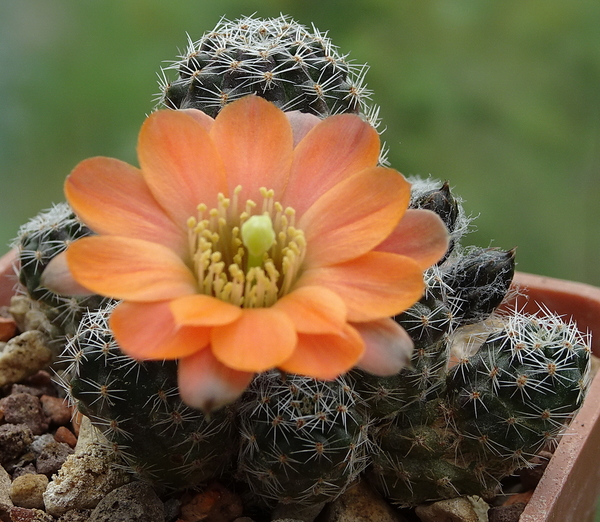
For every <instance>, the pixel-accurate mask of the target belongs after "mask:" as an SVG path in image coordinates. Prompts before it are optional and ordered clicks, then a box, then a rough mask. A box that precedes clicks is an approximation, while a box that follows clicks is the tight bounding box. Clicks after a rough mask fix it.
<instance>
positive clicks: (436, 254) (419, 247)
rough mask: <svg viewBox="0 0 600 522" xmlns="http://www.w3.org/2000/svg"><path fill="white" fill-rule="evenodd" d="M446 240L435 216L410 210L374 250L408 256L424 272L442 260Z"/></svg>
mask: <svg viewBox="0 0 600 522" xmlns="http://www.w3.org/2000/svg"><path fill="white" fill-rule="evenodd" d="M448 240H449V236H448V229H447V228H446V225H444V222H443V221H442V220H441V218H440V217H439V216H438V215H437V214H436V213H435V212H432V211H431V210H424V209H410V210H407V211H406V214H405V215H404V217H403V218H402V220H401V221H400V223H398V226H397V227H396V228H395V229H394V231H393V232H392V233H391V234H390V235H389V236H388V238H387V239H386V240H385V241H383V242H382V243H381V244H380V245H378V246H377V248H376V249H375V250H377V251H381V252H392V253H394V254H400V255H404V256H408V257H410V258H411V259H414V260H415V261H416V262H417V263H418V264H419V266H420V267H421V268H422V269H423V270H425V269H426V268H429V267H430V266H431V265H433V264H434V263H437V262H438V261H439V260H440V259H441V258H442V257H443V255H444V254H445V253H446V251H447V250H448Z"/></svg>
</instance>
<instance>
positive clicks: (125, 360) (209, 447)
mask: <svg viewBox="0 0 600 522" xmlns="http://www.w3.org/2000/svg"><path fill="white" fill-rule="evenodd" d="M114 306H115V305H114V303H113V304H111V305H109V306H107V307H105V308H103V309H101V310H98V311H96V312H91V313H89V314H87V315H86V316H85V317H84V320H83V321H82V323H81V325H80V328H79V330H78V332H77V334H76V336H75V337H74V338H73V339H72V340H71V342H70V343H69V345H68V346H67V348H66V350H65V354H64V359H65V360H66V361H67V362H68V363H70V367H69V368H68V371H67V373H66V374H65V377H63V379H62V380H63V382H64V384H65V387H66V388H67V391H68V394H69V396H70V397H71V399H72V401H73V402H74V403H75V404H76V405H77V408H78V409H79V410H80V411H81V412H82V413H84V414H85V415H87V416H88V417H89V418H90V420H91V421H92V423H93V424H94V425H95V426H96V427H98V428H99V429H100V430H101V431H102V432H103V433H104V435H105V436H106V437H107V438H108V440H109V442H110V444H111V447H112V448H113V449H114V450H115V452H116V453H117V454H118V455H119V456H120V457H122V459H123V460H124V462H125V463H126V464H125V466H124V468H125V469H126V470H128V471H130V472H132V473H134V474H135V475H136V476H138V477H140V478H142V479H145V480H148V481H150V482H153V483H154V484H156V485H161V486H166V487H171V488H183V487H191V486H194V485H197V484H200V483H202V482H205V481H207V480H209V479H211V478H215V477H218V476H220V475H221V474H222V473H223V472H224V471H225V470H227V469H229V468H230V467H231V466H232V465H233V460H234V456H235V449H236V445H237V438H236V433H235V430H234V428H233V413H232V411H231V410H230V409H227V408H224V409H221V410H219V411H217V412H215V413H214V414H213V415H211V417H210V418H207V417H205V416H204V415H203V414H202V413H201V412H199V411H197V410H192V409H191V408H188V407H187V406H185V405H184V404H183V403H182V401H181V400H180V398H179V394H178V391H177V363H176V362H175V361H164V362H162V361H147V362H143V363H138V362H136V361H134V360H132V359H130V358H129V357H127V356H125V355H123V354H122V353H121V352H120V350H119V348H118V345H117V344H116V341H115V340H114V338H113V335H112V332H111V331H110V329H109V328H108V324H107V321H108V317H109V316H110V313H111V311H112V309H113V308H114ZM70 375H71V376H70Z"/></svg>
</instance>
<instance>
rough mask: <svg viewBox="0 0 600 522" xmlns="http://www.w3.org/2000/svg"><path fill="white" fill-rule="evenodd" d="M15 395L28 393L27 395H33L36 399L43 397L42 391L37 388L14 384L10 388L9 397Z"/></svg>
mask: <svg viewBox="0 0 600 522" xmlns="http://www.w3.org/2000/svg"><path fill="white" fill-rule="evenodd" d="M16 393H28V394H29V395H35V396H36V397H41V396H42V395H44V392H43V390H40V389H39V388H35V387H34V386H28V385H27V384H20V383H16V384H13V385H12V386H11V387H10V395H14V394H16Z"/></svg>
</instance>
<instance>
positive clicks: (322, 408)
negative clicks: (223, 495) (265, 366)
mask: <svg viewBox="0 0 600 522" xmlns="http://www.w3.org/2000/svg"><path fill="white" fill-rule="evenodd" d="M357 406H358V404H357V397H356V394H355V393H354V391H353V389H352V388H351V386H350V385H349V383H348V381H346V380H345V379H342V378H339V379H337V380H335V381H331V382H322V381H316V380H314V379H309V378H307V377H302V376H298V375H287V376H285V377H284V378H282V377H281V376H280V375H279V374H278V373H277V372H267V373H266V374H262V375H261V376H259V377H258V378H257V379H255V381H254V382H253V384H252V385H251V387H250V389H249V391H248V393H247V394H246V396H245V397H244V398H243V401H242V406H241V411H240V416H239V421H240V432H241V441H242V444H241V449H240V454H239V461H238V474H239V475H240V476H241V477H242V479H243V480H245V481H246V482H247V483H248V485H249V486H250V488H251V489H252V490H253V492H254V494H255V495H257V496H258V497H259V498H261V499H262V500H263V501H264V502H266V503H275V502H285V503H290V502H294V503H298V504H307V503H308V504H315V503H318V502H322V501H331V500H333V499H335V498H336V497H337V496H339V495H340V494H341V493H343V492H344V490H345V489H346V487H347V486H348V485H350V484H351V483H352V482H353V481H354V480H355V479H356V478H357V477H358V475H359V474H360V473H361V472H362V471H363V469H364V468H365V466H366V464H367V449H369V448H370V445H369V442H368V438H367V428H368V424H367V422H366V421H365V419H364V417H363V415H361V413H359V410H358V408H357Z"/></svg>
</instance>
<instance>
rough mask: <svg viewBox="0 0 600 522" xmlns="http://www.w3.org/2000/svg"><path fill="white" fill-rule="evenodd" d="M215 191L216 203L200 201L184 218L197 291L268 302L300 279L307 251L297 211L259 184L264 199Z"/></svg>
mask: <svg viewBox="0 0 600 522" xmlns="http://www.w3.org/2000/svg"><path fill="white" fill-rule="evenodd" d="M241 190H242V187H240V186H238V187H236V188H235V190H234V191H233V196H232V198H231V199H229V198H226V197H225V196H224V195H223V194H219V196H218V203H217V206H216V208H213V209H208V207H207V206H206V205H205V204H200V205H198V216H197V217H190V218H189V219H188V223H187V225H188V236H189V248H190V256H191V258H192V260H193V261H192V262H193V268H194V273H195V274H196V277H197V280H198V287H199V289H200V291H201V292H202V293H204V294H206V295H211V296H214V297H216V298H218V299H222V300H223V301H227V302H229V303H232V304H234V305H236V306H241V307H244V308H259V307H268V306H272V305H273V304H274V303H275V302H276V301H277V299H278V298H280V297H281V296H283V295H285V294H287V293H288V292H289V291H290V290H291V289H292V288H293V285H294V284H295V282H296V281H297V280H298V277H299V276H300V273H301V269H302V262H303V260H304V255H305V251H306V240H305V238H304V233H303V232H302V230H299V229H297V228H295V226H294V225H295V211H294V209H292V208H286V209H284V208H283V206H282V205H281V204H280V203H279V202H278V201H275V198H274V197H275V193H274V191H273V190H267V189H266V188H261V189H260V195H261V197H262V199H263V201H262V202H259V203H258V204H257V203H255V202H254V201H252V200H247V201H246V202H245V203H243V202H240V201H239V194H240V193H241Z"/></svg>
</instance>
